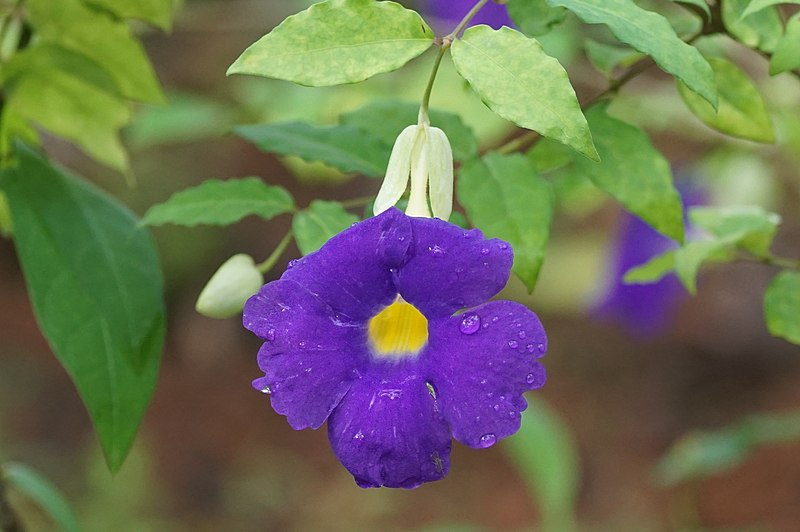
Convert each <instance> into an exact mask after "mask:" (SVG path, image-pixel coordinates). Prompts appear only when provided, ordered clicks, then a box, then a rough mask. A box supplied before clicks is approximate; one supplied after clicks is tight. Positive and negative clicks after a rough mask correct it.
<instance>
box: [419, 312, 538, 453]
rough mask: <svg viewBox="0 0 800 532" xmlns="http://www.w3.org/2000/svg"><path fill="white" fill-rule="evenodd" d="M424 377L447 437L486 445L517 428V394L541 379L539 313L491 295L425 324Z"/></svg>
mask: <svg viewBox="0 0 800 532" xmlns="http://www.w3.org/2000/svg"><path fill="white" fill-rule="evenodd" d="M428 328H429V333H430V336H429V339H428V342H429V343H428V348H427V351H426V352H425V353H424V354H423V356H424V357H425V358H427V359H428V367H429V368H430V375H429V379H430V381H431V383H432V384H433V387H434V389H435V391H436V394H437V396H438V398H439V402H440V404H441V405H442V415H444V417H445V419H447V421H448V423H449V424H450V429H451V430H452V432H453V437H454V438H455V439H456V440H458V441H460V442H461V443H463V444H465V445H469V446H470V447H489V446H491V445H494V443H495V442H496V441H498V440H500V439H502V438H505V437H506V436H510V435H511V434H514V433H515V432H516V431H517V430H519V426H520V412H522V411H523V410H525V408H527V406H528V404H527V402H526V401H525V398H524V397H522V394H523V393H524V392H525V391H527V390H533V389H535V388H540V387H541V386H542V385H543V384H544V380H545V370H544V366H542V365H541V364H540V363H539V362H538V361H537V359H538V358H539V357H540V356H542V355H543V354H544V352H545V351H546V349H547V337H546V336H545V332H544V328H543V327H542V324H541V322H540V321H539V318H538V317H537V316H536V314H534V313H533V312H532V311H531V310H529V309H528V308H527V307H525V306H523V305H520V304H519V303H514V302H512V301H492V302H489V303H486V304H485V305H481V306H479V307H475V308H473V309H470V310H468V311H466V312H464V313H463V314H461V315H458V316H453V317H451V318H444V319H439V320H436V321H431V322H429V324H428Z"/></svg>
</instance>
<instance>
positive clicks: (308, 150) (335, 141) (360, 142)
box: [233, 122, 391, 177]
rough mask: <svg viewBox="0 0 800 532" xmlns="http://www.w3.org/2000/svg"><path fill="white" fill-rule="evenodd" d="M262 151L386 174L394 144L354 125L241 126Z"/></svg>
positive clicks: (240, 131) (347, 169) (239, 132)
mask: <svg viewBox="0 0 800 532" xmlns="http://www.w3.org/2000/svg"><path fill="white" fill-rule="evenodd" d="M233 131H234V132H235V133H236V134H237V135H239V136H240V137H242V138H244V139H246V140H249V141H250V142H252V143H253V144H255V145H256V146H258V148H259V149H260V150H262V151H266V152H269V153H278V154H280V155H297V156H298V157H300V158H302V159H304V160H306V161H312V162H313V161H321V162H323V163H325V164H328V165H330V166H333V167H335V168H338V169H339V170H342V171H344V172H355V173H358V174H364V175H368V176H371V177H382V176H384V175H385V174H386V165H387V164H389V154H390V153H391V146H388V147H387V146H386V145H385V144H383V143H382V142H381V141H380V140H378V139H376V138H375V137H374V136H373V135H371V134H369V133H367V132H366V131H364V130H362V129H359V128H357V127H355V126H350V125H337V126H315V125H312V124H306V123H305V122H285V123H282V124H259V125H255V126H237V127H235V128H234V130H233Z"/></svg>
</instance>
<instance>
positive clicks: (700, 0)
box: [673, 0, 711, 20]
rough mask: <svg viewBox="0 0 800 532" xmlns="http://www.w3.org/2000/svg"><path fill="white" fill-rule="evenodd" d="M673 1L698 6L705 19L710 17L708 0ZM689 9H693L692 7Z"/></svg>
mask: <svg viewBox="0 0 800 532" xmlns="http://www.w3.org/2000/svg"><path fill="white" fill-rule="evenodd" d="M673 1H674V2H675V3H678V4H686V5H691V6H695V7H698V8H700V10H701V11H702V12H703V13H704V14H705V16H706V20H710V19H711V8H710V7H708V2H706V0H673ZM689 10H690V11H694V10H693V9H689Z"/></svg>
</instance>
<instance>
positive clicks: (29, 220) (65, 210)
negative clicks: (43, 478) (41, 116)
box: [2, 145, 164, 471]
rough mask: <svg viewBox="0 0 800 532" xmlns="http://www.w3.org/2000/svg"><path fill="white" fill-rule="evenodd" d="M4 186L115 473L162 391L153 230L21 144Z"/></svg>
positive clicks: (20, 241)
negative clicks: (157, 389) (155, 396)
mask: <svg viewBox="0 0 800 532" xmlns="http://www.w3.org/2000/svg"><path fill="white" fill-rule="evenodd" d="M17 160H18V167H17V168H16V169H14V170H6V171H5V172H4V175H3V179H2V187H3V189H4V190H5V192H6V194H7V195H8V200H9V203H10V205H11V214H12V216H13V219H14V242H15V244H16V248H17V253H18V255H19V259H20V262H21V264H22V270H23V273H24V274H25V280H26V284H27V287H28V292H29V293H30V297H31V303H32V306H33V310H34V313H35V315H36V318H37V320H38V322H39V326H40V327H41V329H42V332H43V333H44V335H45V337H46V338H47V340H48V342H49V343H50V346H51V347H52V349H53V351H54V352H55V354H56V357H58V359H59V361H60V362H61V363H62V364H63V365H64V367H65V368H66V370H67V372H68V373H69V375H70V377H71V378H72V380H73V382H74V383H75V385H76V387H77V388H78V391H79V392H80V395H81V397H82V398H83V401H84V403H85V404H86V407H87V408H88V410H89V414H90V415H91V418H92V421H93V422H94V425H95V428H96V429H97V432H98V435H99V436H100V442H101V443H102V445H103V450H104V451H105V455H106V460H107V462H108V465H109V467H110V468H111V470H112V471H116V470H118V469H119V468H120V466H121V465H122V462H123V460H124V459H125V455H126V454H127V452H128V450H129V449H130V446H131V444H132V443H133V439H134V437H135V435H136V431H137V428H138V426H139V422H140V421H141V418H142V415H143V414H144V411H145V409H146V407H147V404H148V403H149V402H150V398H151V396H152V393H153V390H154V388H155V384H156V378H157V374H158V367H159V363H160V358H161V346H162V343H163V339H164V303H163V300H162V291H163V280H162V276H161V270H160V267H159V264H158V257H157V255H156V250H155V247H154V245H153V241H152V239H151V238H150V235H149V234H148V232H147V230H146V229H145V228H143V227H141V226H140V225H139V224H138V221H137V220H136V218H135V217H134V216H133V214H131V213H130V212H129V211H128V210H127V209H125V208H124V207H123V206H122V205H120V204H118V203H117V202H116V201H114V200H113V199H112V198H110V197H109V196H107V195H106V194H104V193H103V192H101V191H100V190H98V189H96V188H95V187H94V186H92V185H90V184H89V183H87V182H85V181H84V180H82V179H79V178H76V177H73V176H71V175H69V174H66V173H64V172H63V171H61V170H59V169H57V168H55V167H53V166H50V164H49V163H48V162H47V161H46V160H45V159H42V158H41V157H40V156H39V155H37V154H35V153H33V152H32V151H30V150H29V149H28V148H26V147H24V146H21V145H19V146H18V149H17Z"/></svg>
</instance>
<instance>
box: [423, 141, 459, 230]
mask: <svg viewBox="0 0 800 532" xmlns="http://www.w3.org/2000/svg"><path fill="white" fill-rule="evenodd" d="M426 147H427V148H428V187H429V188H430V198H431V210H432V211H433V215H434V216H436V217H437V218H441V219H442V220H448V219H449V218H450V213H451V212H453V150H452V149H451V148H450V141H449V140H448V139H447V135H445V134H444V131H442V130H441V129H439V128H438V127H431V128H429V129H428V142H427V144H426Z"/></svg>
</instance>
